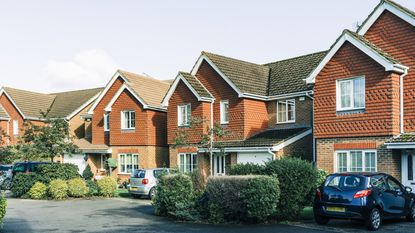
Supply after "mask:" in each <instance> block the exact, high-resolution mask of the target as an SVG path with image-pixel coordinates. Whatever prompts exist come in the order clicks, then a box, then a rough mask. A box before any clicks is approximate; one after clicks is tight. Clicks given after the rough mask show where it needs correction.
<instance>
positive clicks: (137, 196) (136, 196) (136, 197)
mask: <svg viewBox="0 0 415 233" xmlns="http://www.w3.org/2000/svg"><path fill="white" fill-rule="evenodd" d="M131 196H132V197H133V198H135V199H138V198H140V197H141V195H138V194H131Z"/></svg>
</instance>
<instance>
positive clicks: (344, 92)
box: [340, 81, 351, 108]
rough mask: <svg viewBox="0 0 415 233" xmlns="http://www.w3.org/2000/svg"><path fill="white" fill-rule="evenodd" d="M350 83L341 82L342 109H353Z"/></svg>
mask: <svg viewBox="0 0 415 233" xmlns="http://www.w3.org/2000/svg"><path fill="white" fill-rule="evenodd" d="M350 83H351V82H350V81H342V82H340V101H341V105H340V107H341V108H349V107H351V96H350V94H351V93H350V92H351V85H350Z"/></svg>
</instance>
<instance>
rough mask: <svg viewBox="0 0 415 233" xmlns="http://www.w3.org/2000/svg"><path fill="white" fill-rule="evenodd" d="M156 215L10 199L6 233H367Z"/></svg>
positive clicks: (132, 208) (135, 203) (119, 203)
mask: <svg viewBox="0 0 415 233" xmlns="http://www.w3.org/2000/svg"><path fill="white" fill-rule="evenodd" d="M153 213H154V210H153V208H152V206H151V205H150V202H149V201H147V200H135V199H121V198H116V199H96V200H68V201H35V200H22V199H12V198H10V199H8V208H7V214H6V218H5V221H4V227H3V230H2V232H160V233H164V232H177V233H179V232H180V233H184V232H198V233H219V232H229V233H230V232H242V233H245V232H246V233H252V232H255V233H260V232H295V233H300V232H358V231H362V232H366V230H365V228H364V227H362V226H361V225H359V224H358V223H354V222H348V221H342V222H339V221H336V222H332V223H330V224H329V225H328V226H327V227H320V226H317V225H315V224H314V223H313V222H298V223H289V224H270V225H221V226H212V225H207V224H191V223H181V222H175V221H172V220H169V219H165V218H161V217H158V216H155V215H154V214H153ZM339 226H340V227H339ZM382 232H415V224H410V223H407V222H405V221H395V222H388V223H387V224H386V225H385V226H384V227H383V228H382Z"/></svg>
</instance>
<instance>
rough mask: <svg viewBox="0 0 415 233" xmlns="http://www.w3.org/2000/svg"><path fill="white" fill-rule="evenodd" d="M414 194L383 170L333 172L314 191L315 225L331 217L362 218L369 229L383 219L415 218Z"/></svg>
mask: <svg viewBox="0 0 415 233" xmlns="http://www.w3.org/2000/svg"><path fill="white" fill-rule="evenodd" d="M414 200H415V194H414V193H412V189H411V188H410V187H404V186H403V185H402V184H401V183H400V182H399V181H397V180H396V179H395V178H393V177H392V176H390V175H388V174H384V173H364V172H360V173H336V174H332V175H329V176H328V177H327V178H326V181H325V182H324V184H322V185H321V186H320V187H319V188H318V189H317V190H316V197H315V199H314V206H313V209H314V218H315V221H316V223H317V224H320V225H323V224H327V223H328V221H329V220H330V219H356V220H361V221H364V222H365V224H366V226H367V227H368V229H369V230H373V231H376V230H378V229H379V227H380V225H381V223H382V220H383V219H389V218H401V217H403V216H405V217H406V218H407V220H408V221H410V222H414V221H415V204H414Z"/></svg>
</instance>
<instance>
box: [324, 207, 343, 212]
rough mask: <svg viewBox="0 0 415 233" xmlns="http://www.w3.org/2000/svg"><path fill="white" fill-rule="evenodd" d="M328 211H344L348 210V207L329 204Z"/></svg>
mask: <svg viewBox="0 0 415 233" xmlns="http://www.w3.org/2000/svg"><path fill="white" fill-rule="evenodd" d="M327 211H330V212H340V213H344V212H346V209H345V208H344V207H333V206H328V207H327Z"/></svg>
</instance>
